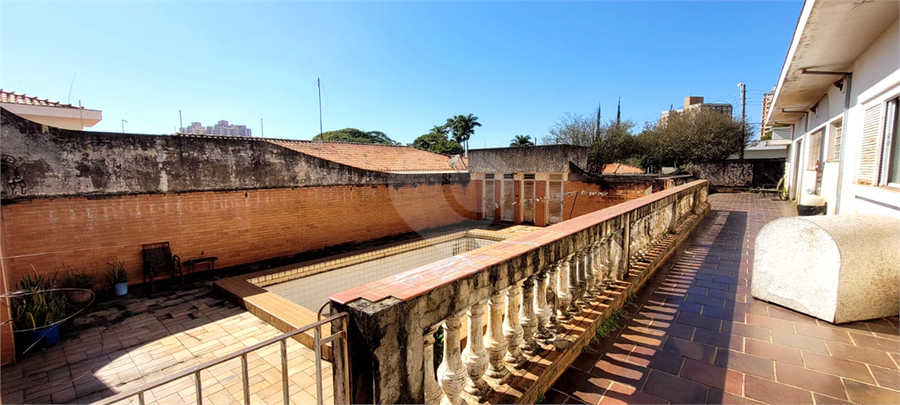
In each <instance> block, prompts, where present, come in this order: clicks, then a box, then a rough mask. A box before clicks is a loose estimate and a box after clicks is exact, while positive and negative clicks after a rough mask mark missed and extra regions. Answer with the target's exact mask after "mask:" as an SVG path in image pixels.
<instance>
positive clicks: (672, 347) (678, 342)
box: [663, 337, 716, 363]
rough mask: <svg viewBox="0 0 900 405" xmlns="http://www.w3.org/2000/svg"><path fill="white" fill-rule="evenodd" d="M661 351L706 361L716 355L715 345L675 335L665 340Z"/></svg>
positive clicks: (710, 361) (713, 358)
mask: <svg viewBox="0 0 900 405" xmlns="http://www.w3.org/2000/svg"><path fill="white" fill-rule="evenodd" d="M663 351H665V352H669V353H674V354H678V355H681V356H684V357H688V358H692V359H695V360H702V361H705V362H707V363H712V362H713V361H714V360H715V357H716V348H715V347H713V346H709V345H705V344H702V343H697V342H692V341H690V340H684V339H681V338H676V337H670V338H669V339H667V340H666V344H665V345H664V346H663Z"/></svg>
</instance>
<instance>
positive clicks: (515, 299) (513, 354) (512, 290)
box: [503, 284, 526, 368]
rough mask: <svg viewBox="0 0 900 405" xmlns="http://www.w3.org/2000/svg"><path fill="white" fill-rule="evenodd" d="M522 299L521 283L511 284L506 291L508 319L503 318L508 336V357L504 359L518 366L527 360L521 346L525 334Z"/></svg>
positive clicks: (504, 332)
mask: <svg viewBox="0 0 900 405" xmlns="http://www.w3.org/2000/svg"><path fill="white" fill-rule="evenodd" d="M521 299H522V297H521V295H520V294H519V285H518V284H513V285H511V286H510V287H509V289H508V290H507V291H506V319H504V320H503V335H504V336H506V342H507V343H508V346H507V348H506V357H504V358H503V360H504V361H506V363H507V364H509V365H511V366H513V367H516V368H521V367H522V366H524V365H525V361H526V360H525V356H524V355H522V349H521V348H520V347H519V346H520V345H521V344H522V336H523V335H524V334H525V332H524V331H523V330H522V325H520V324H519V305H520V304H521Z"/></svg>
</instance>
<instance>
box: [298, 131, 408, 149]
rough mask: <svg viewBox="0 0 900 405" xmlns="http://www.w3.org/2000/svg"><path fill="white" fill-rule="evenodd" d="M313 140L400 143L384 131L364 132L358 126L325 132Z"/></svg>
mask: <svg viewBox="0 0 900 405" xmlns="http://www.w3.org/2000/svg"><path fill="white" fill-rule="evenodd" d="M312 140H313V141H323V142H355V143H374V144H382V145H400V143H399V142H396V141H394V140H393V139H391V138H389V137H388V136H387V135H386V134H385V133H384V132H381V131H369V132H363V131H360V130H358V129H356V128H344V129H339V130H337V131H328V132H323V133H321V134H319V135H316V136H315V137H313V139H312Z"/></svg>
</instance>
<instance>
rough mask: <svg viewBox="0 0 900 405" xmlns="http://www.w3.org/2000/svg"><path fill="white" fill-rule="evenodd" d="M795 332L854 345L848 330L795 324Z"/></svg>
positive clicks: (802, 323) (801, 323) (800, 323)
mask: <svg viewBox="0 0 900 405" xmlns="http://www.w3.org/2000/svg"><path fill="white" fill-rule="evenodd" d="M794 330H795V331H796V333H797V334H798V335H803V336H812V337H817V338H819V339H823V340H831V341H834V342H838V343H843V344H848V345H852V344H853V341H852V340H851V339H850V334H849V333H848V332H847V331H846V330H842V329H839V328H835V327H833V326H827V325H819V324H810V323H804V322H796V323H794Z"/></svg>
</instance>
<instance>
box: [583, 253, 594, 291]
mask: <svg viewBox="0 0 900 405" xmlns="http://www.w3.org/2000/svg"><path fill="white" fill-rule="evenodd" d="M593 249H594V248H593V246H590V245H589V246H588V247H586V248H584V258H583V259H582V260H581V264H582V266H581V267H582V270H581V271H582V273H584V292H583V293H582V295H583V296H584V302H585V304H587V303H588V302H590V301H592V300H593V299H594V292H593V289H594V271H593V268H592V265H593V261H592V260H591V257H592V256H593Z"/></svg>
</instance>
